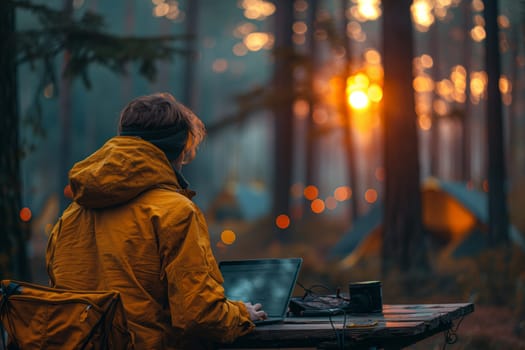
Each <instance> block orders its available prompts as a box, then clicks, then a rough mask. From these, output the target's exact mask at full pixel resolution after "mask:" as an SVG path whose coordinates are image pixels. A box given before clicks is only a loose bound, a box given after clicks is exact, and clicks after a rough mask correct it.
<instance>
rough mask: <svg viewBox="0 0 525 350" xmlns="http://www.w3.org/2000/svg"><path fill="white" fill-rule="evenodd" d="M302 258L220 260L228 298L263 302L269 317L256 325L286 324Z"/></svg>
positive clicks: (254, 302)
mask: <svg viewBox="0 0 525 350" xmlns="http://www.w3.org/2000/svg"><path fill="white" fill-rule="evenodd" d="M302 262H303V259H301V258H284V259H250V260H233V261H221V262H220V263H219V268H220V270H221V273H222V276H223V277H224V290H225V293H226V297H227V298H228V299H231V300H241V301H244V302H251V303H252V304H256V303H261V304H262V306H263V310H264V311H265V312H266V313H267V314H268V318H267V319H265V320H258V321H255V322H254V323H255V324H256V325H257V326H260V325H265V324H273V323H278V322H283V321H284V319H285V317H286V313H287V311H288V303H289V302H290V298H291V296H292V292H293V289H294V287H295V283H296V281H297V276H298V275H299V270H300V268H301V264H302Z"/></svg>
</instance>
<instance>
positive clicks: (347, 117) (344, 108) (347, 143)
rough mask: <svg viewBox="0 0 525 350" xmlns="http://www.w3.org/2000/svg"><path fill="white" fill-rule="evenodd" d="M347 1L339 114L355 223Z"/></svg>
mask: <svg viewBox="0 0 525 350" xmlns="http://www.w3.org/2000/svg"><path fill="white" fill-rule="evenodd" d="M347 3H348V1H347V0H342V1H341V6H342V9H341V11H342V13H343V19H342V28H341V35H342V39H343V47H344V49H345V56H344V60H345V66H344V68H343V74H342V75H343V76H342V78H343V82H344V84H345V85H344V87H343V89H342V91H341V107H340V109H341V113H342V114H343V118H344V123H343V125H345V129H344V138H343V140H344V149H345V150H346V169H347V176H348V183H349V184H350V188H351V189H352V191H353V193H354V194H353V195H352V197H351V198H350V201H351V211H350V214H351V220H352V222H355V220H356V219H357V216H358V211H357V193H358V188H357V186H358V183H357V171H356V166H355V159H356V157H355V152H354V137H353V135H354V134H353V131H354V128H353V124H352V110H351V108H350V106H348V102H347V98H346V80H347V79H348V77H349V76H350V74H351V72H350V64H351V60H352V56H351V47H350V42H349V38H348V35H347V34H346V31H347V28H346V27H347V24H348V20H347V17H346V5H347Z"/></svg>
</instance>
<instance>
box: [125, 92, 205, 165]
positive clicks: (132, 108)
mask: <svg viewBox="0 0 525 350" xmlns="http://www.w3.org/2000/svg"><path fill="white" fill-rule="evenodd" d="M178 125H180V126H181V127H185V128H187V129H188V140H187V142H186V146H185V147H184V150H183V158H182V162H183V164H187V163H189V162H191V161H192V160H193V158H195V154H196V153H197V149H198V147H199V145H200V143H201V142H202V140H203V139H204V136H205V135H206V129H205V127H204V124H203V122H202V121H201V120H200V119H199V117H197V116H196V115H195V113H193V112H192V111H191V110H190V109H189V108H188V107H186V106H184V105H183V104H182V103H180V102H179V101H177V100H176V99H175V97H173V96H172V95H171V94H169V93H167V92H162V93H156V94H152V95H146V96H140V97H137V98H135V99H134V100H132V101H131V102H130V103H128V105H127V106H126V107H124V109H123V110H122V112H121V113H120V119H119V125H118V134H119V135H120V133H121V132H122V128H123V127H133V128H138V129H143V130H155V129H164V128H167V127H173V126H178Z"/></svg>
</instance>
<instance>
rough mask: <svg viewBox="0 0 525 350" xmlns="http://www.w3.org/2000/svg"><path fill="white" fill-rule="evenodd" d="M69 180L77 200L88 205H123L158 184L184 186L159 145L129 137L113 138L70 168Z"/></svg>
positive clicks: (159, 185)
mask: <svg viewBox="0 0 525 350" xmlns="http://www.w3.org/2000/svg"><path fill="white" fill-rule="evenodd" d="M69 183H70V185H71V190H72V192H73V200H74V201H75V202H77V203H78V204H80V205H82V206H83V207H87V208H105V207H110V206H114V205H119V204H123V203H126V202H128V201H130V200H131V199H133V198H135V197H136V196H138V195H139V194H141V193H142V192H144V191H147V190H149V189H151V188H154V187H162V186H165V185H168V186H175V187H176V188H179V187H180V186H179V183H178V182H177V177H176V175H175V172H174V170H173V168H172V167H171V164H170V162H169V161H168V159H167V157H166V156H165V155H164V153H163V152H162V151H161V150H160V149H159V148H157V147H156V146H154V145H153V144H151V143H149V142H147V141H144V140H142V139H141V138H138V137H128V136H117V137H113V138H112V139H110V140H109V141H108V142H106V143H105V144H104V145H103V146H102V147H101V148H100V149H98V150H97V151H96V152H95V153H93V154H92V155H90V156H89V157H87V158H86V159H84V160H82V161H80V162H78V163H76V164H75V165H74V166H73V168H71V170H70V171H69Z"/></svg>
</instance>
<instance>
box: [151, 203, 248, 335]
mask: <svg viewBox="0 0 525 350" xmlns="http://www.w3.org/2000/svg"><path fill="white" fill-rule="evenodd" d="M175 212H176V213H177V217H176V218H172V220H171V225H169V226H171V227H169V228H168V230H166V232H163V233H161V234H160V237H159V248H160V250H161V251H160V253H161V257H162V271H163V273H162V275H161V278H163V279H165V280H166V282H167V286H168V298H169V306H170V312H171V322H172V326H173V327H175V328H177V329H179V330H180V331H182V332H183V334H186V335H188V336H202V335H203V334H205V335H206V338H209V339H210V340H213V341H216V342H232V341H233V340H235V339H236V338H237V337H239V336H241V335H244V334H246V333H249V332H250V331H252V330H253V328H254V327H255V326H254V324H253V323H252V322H251V321H250V317H249V314H248V311H247V310H246V307H245V305H244V303H242V302H240V301H232V300H228V299H227V298H226V297H225V294H224V288H223V287H222V283H223V278H222V275H221V273H220V271H219V269H218V266H217V263H216V261H215V258H214V257H213V252H212V250H211V246H210V239H209V234H208V229H207V226H206V223H205V221H204V217H203V216H202V214H200V211H198V209H197V208H194V207H191V206H190V207H188V206H186V207H185V208H183V210H176V211H175Z"/></svg>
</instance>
